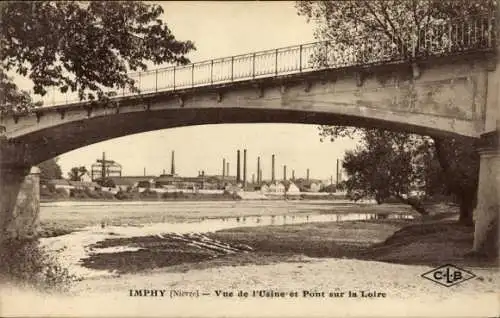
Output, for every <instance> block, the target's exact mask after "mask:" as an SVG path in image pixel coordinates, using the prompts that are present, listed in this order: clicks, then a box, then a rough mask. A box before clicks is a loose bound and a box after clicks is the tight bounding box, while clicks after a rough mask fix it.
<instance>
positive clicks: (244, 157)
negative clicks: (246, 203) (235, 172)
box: [243, 149, 247, 188]
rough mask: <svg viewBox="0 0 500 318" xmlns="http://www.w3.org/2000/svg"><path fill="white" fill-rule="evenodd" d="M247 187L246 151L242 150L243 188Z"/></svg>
mask: <svg viewBox="0 0 500 318" xmlns="http://www.w3.org/2000/svg"><path fill="white" fill-rule="evenodd" d="M246 185H247V150H246V149H243V188H244V187H245V186H246Z"/></svg>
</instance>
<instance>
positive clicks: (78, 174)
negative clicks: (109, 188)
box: [68, 166, 88, 181]
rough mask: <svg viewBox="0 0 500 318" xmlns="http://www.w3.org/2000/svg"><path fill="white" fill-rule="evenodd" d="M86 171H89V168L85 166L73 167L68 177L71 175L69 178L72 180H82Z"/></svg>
mask: <svg viewBox="0 0 500 318" xmlns="http://www.w3.org/2000/svg"><path fill="white" fill-rule="evenodd" d="M86 173H88V171H87V168H85V167H84V166H80V167H73V168H71V170H70V171H69V172H68V177H69V180H71V181H82V177H83V176H84V175H85V174H86Z"/></svg>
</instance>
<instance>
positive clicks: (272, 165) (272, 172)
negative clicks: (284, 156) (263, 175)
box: [271, 154, 274, 182]
mask: <svg viewBox="0 0 500 318" xmlns="http://www.w3.org/2000/svg"><path fill="white" fill-rule="evenodd" d="M271 182H274V154H273V156H272V157H271Z"/></svg>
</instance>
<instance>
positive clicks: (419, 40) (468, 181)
mask: <svg viewBox="0 0 500 318" xmlns="http://www.w3.org/2000/svg"><path fill="white" fill-rule="evenodd" d="M496 5H497V3H496V1H495V0H457V1H442V0H408V1H385V0H373V1H367V0H351V1H298V2H296V7H297V9H298V14H299V15H303V16H305V17H306V18H307V20H308V22H309V21H311V20H314V21H315V22H316V25H317V28H316V31H315V37H316V38H317V39H318V40H328V41H330V42H329V44H328V45H330V46H333V49H330V50H328V52H329V53H328V54H325V52H326V51H325V50H322V49H319V50H318V51H317V52H316V53H315V55H314V56H313V63H315V64H316V65H318V66H322V65H323V64H324V63H326V62H328V63H330V61H332V59H333V60H335V59H337V60H338V59H339V57H340V59H341V60H342V59H345V58H347V59H350V61H351V62H352V61H354V63H367V62H370V61H373V60H380V58H381V57H380V56H377V54H386V55H387V52H392V54H393V55H392V56H391V55H390V56H384V58H386V59H392V58H394V56H397V57H398V58H404V59H405V60H407V61H408V62H411V61H413V60H414V59H417V58H418V57H419V56H420V55H425V54H428V53H429V52H428V50H430V49H432V50H439V49H440V48H441V47H444V46H447V47H451V48H452V49H454V48H458V49H459V48H460V47H461V46H462V45H464V43H462V42H461V40H460V39H454V41H453V42H448V43H446V45H443V44H444V43H443V41H444V42H446V41H451V39H450V38H449V36H447V35H446V34H445V33H444V32H442V30H443V28H440V26H442V25H443V23H444V22H445V21H447V20H448V19H462V18H466V17H470V16H488V15H491V12H495V11H494V10H495V7H496ZM424 30H426V31H427V32H433V33H434V34H438V35H439V36H434V37H432V40H433V41H438V42H439V41H441V42H442V43H432V44H431V45H428V44H427V45H426V41H425V40H426V39H425V38H424V37H425V35H426V34H427V33H426V32H424ZM440 30H441V31H440ZM461 31H464V30H461ZM476 31H479V30H476ZM439 32H442V33H439ZM488 32H489V31H488ZM381 46H382V47H384V46H385V48H390V50H387V49H380V48H381ZM338 52H341V53H340V56H338V55H339V53H338ZM346 52H347V53H346ZM371 133H372V132H370V131H369V130H367V129H360V128H352V127H343V126H340V127H329V126H322V127H320V135H321V136H322V138H325V137H330V138H331V139H332V140H334V139H335V138H337V137H340V136H354V135H361V136H365V137H367V136H368V135H370V134H371ZM403 137H404V134H401V138H403ZM403 139H404V138H403ZM364 141H365V142H367V139H366V138H365V140H364ZM428 144H429V145H430V146H432V147H431V148H430V149H431V150H432V151H433V154H432V156H430V157H429V156H428V158H436V160H437V162H439V164H440V166H441V168H442V170H441V171H437V170H436V169H435V168H436V160H434V159H427V160H428V162H427V165H426V176H425V179H426V183H425V184H426V192H427V193H430V192H439V191H442V190H443V187H442V183H443V182H444V183H445V186H446V188H447V190H448V191H449V192H451V193H453V194H454V195H455V197H456V199H457V201H458V202H459V204H460V222H462V223H466V224H472V210H473V208H474V206H475V200H476V198H475V195H476V188H477V171H478V167H479V158H478V156H477V154H476V153H475V150H474V147H473V146H474V145H473V141H471V140H467V139H463V138H441V137H437V136H432V139H430V140H429V141H428ZM365 146H366V149H367V152H366V153H361V152H359V153H350V154H349V156H351V157H349V158H348V159H352V160H353V162H354V159H356V156H355V155H359V156H361V155H363V156H368V157H373V158H376V157H377V156H378V155H381V156H382V157H384V156H389V154H388V153H386V152H384V151H386V150H387V149H385V148H383V147H382V148H380V147H370V144H368V143H367V144H366V145H365ZM420 150H422V151H423V148H420ZM395 155H396V154H395V153H393V154H392V155H390V156H389V158H393V157H394V156H395ZM422 155H423V153H422ZM353 156H354V157H353ZM396 158H397V156H396ZM357 166H358V167H361V165H357ZM355 167H356V165H354V166H353V167H351V168H352V169H354V168H355ZM400 168H403V167H400ZM351 172H353V173H354V172H355V170H352V171H351ZM361 172H363V170H361ZM365 172H366V171H365ZM368 180H369V179H368ZM352 182H355V179H353V180H352ZM372 185H373V186H375V187H373V188H377V185H378V186H386V184H384V183H378V184H372ZM380 190H381V191H380V192H381V193H382V194H383V195H382V197H384V196H385V193H386V192H387V189H384V188H383V187H382V188H381V189H380ZM379 195H380V194H379Z"/></svg>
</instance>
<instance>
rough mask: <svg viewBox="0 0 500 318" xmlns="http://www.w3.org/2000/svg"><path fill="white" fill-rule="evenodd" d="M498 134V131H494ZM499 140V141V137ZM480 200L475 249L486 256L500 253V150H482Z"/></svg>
mask: <svg viewBox="0 0 500 318" xmlns="http://www.w3.org/2000/svg"><path fill="white" fill-rule="evenodd" d="M494 133H495V134H498V133H497V132H494ZM496 139H497V142H498V138H496ZM480 156H481V165H480V168H479V184H478V201H477V206H476V210H475V212H474V219H475V229H474V247H473V250H474V252H476V253H479V254H481V255H484V256H489V257H491V256H498V255H499V246H500V244H499V233H498V231H499V227H498V218H499V213H500V203H499V202H500V201H499V199H500V186H499V185H500V150H499V149H498V147H497V148H496V149H493V147H490V148H489V149H488V148H487V149H482V150H480Z"/></svg>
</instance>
